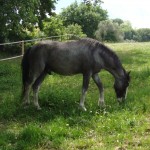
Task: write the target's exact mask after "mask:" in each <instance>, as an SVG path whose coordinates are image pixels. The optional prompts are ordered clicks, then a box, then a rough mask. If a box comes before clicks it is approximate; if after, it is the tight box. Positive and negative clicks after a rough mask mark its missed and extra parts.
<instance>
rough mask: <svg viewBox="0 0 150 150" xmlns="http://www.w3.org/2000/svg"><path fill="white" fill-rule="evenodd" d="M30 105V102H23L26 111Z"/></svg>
mask: <svg viewBox="0 0 150 150" xmlns="http://www.w3.org/2000/svg"><path fill="white" fill-rule="evenodd" d="M29 105H30V103H29V102H23V103H22V106H23V108H24V109H27V108H29Z"/></svg>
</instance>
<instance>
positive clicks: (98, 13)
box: [0, 0, 150, 43]
mask: <svg viewBox="0 0 150 150" xmlns="http://www.w3.org/2000/svg"><path fill="white" fill-rule="evenodd" d="M57 1H58V0H53V1H52V0H36V1H35V0H28V1H24V0H13V1H9V2H8V0H0V22H1V28H0V43H4V42H8V41H17V40H25V39H32V38H37V37H44V36H56V35H62V34H76V35H79V36H88V37H91V38H96V39H98V40H101V41H108V42H120V41H124V40H127V41H140V42H143V41H150V28H144V29H133V27H132V25H131V23H130V22H129V21H124V20H122V19H113V20H112V19H110V18H109V17H108V12H107V10H104V9H103V8H102V7H101V4H102V1H101V0H83V1H82V2H81V3H80V4H78V3H77V2H76V1H75V2H74V3H72V4H71V5H70V6H68V7H66V8H64V9H62V12H61V13H59V14H56V13H55V5H56V3H57Z"/></svg>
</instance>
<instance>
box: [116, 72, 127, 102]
mask: <svg viewBox="0 0 150 150" xmlns="http://www.w3.org/2000/svg"><path fill="white" fill-rule="evenodd" d="M129 82H130V72H128V73H126V72H125V76H124V77H122V78H119V79H116V80H115V83H114V89H115V92H116V96H117V99H118V102H119V103H121V102H123V101H124V100H125V99H126V96H127V89H128V86H129Z"/></svg>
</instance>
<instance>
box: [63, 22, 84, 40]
mask: <svg viewBox="0 0 150 150" xmlns="http://www.w3.org/2000/svg"><path fill="white" fill-rule="evenodd" d="M65 33H66V34H73V35H76V36H79V37H86V34H84V33H83V31H82V28H81V26H80V25H78V24H72V25H69V26H67V27H66V28H65Z"/></svg>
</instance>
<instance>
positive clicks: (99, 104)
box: [98, 101, 106, 108]
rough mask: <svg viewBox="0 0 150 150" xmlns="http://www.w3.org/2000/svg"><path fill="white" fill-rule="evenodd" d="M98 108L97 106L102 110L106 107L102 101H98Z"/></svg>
mask: <svg viewBox="0 0 150 150" xmlns="http://www.w3.org/2000/svg"><path fill="white" fill-rule="evenodd" d="M98 106H99V107H102V108H105V107H106V105H105V102H104V101H98Z"/></svg>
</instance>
